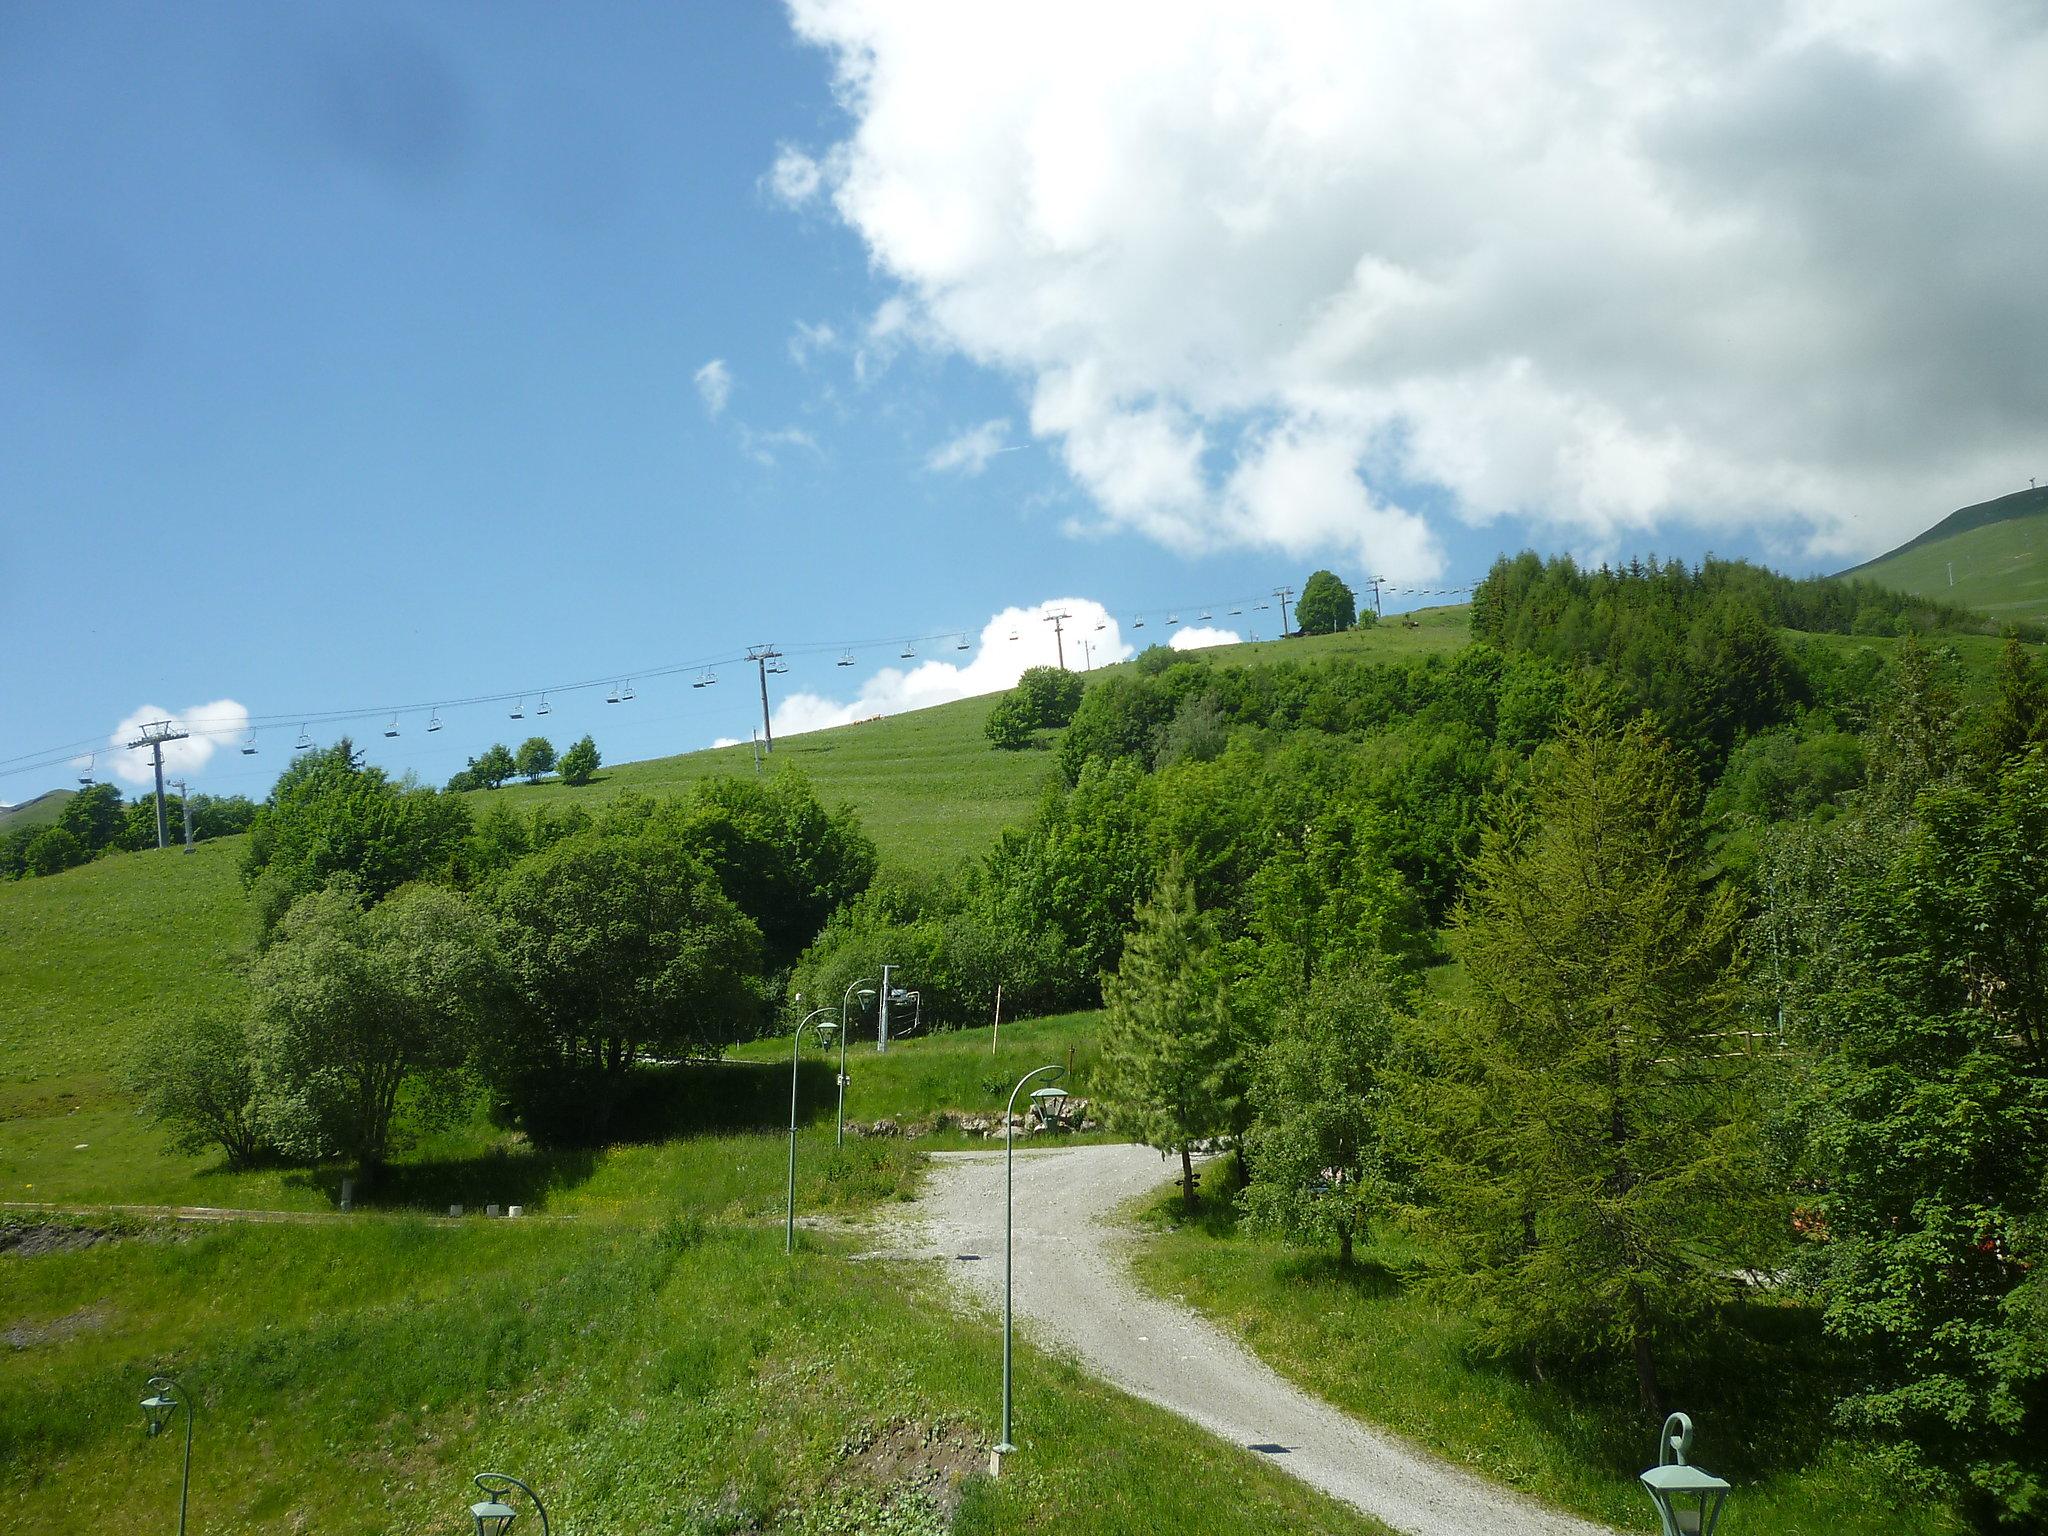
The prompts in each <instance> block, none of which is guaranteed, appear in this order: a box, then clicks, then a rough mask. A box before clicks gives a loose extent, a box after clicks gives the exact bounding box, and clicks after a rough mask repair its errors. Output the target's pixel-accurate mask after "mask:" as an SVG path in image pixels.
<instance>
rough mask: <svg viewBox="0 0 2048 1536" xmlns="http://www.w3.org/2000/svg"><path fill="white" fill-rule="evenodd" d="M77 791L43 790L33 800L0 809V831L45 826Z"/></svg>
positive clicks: (53, 819) (62, 810)
mask: <svg viewBox="0 0 2048 1536" xmlns="http://www.w3.org/2000/svg"><path fill="white" fill-rule="evenodd" d="M77 793H78V791H77V790H75V789H51V790H45V791H44V792H43V793H42V794H40V795H37V796H36V797H35V799H33V800H24V801H22V802H21V804H19V805H10V806H8V807H7V808H6V809H5V810H0V832H12V831H13V830H14V829H15V828H16V827H47V826H48V825H49V824H50V823H51V822H53V821H55V820H56V819H57V818H58V817H59V816H61V815H63V814H64V807H65V806H66V805H67V804H69V803H70V800H71V797H72V796H73V795H75V794H77Z"/></svg>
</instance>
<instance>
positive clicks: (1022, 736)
mask: <svg viewBox="0 0 2048 1536" xmlns="http://www.w3.org/2000/svg"><path fill="white" fill-rule="evenodd" d="M1036 723H1037V720H1036V716H1035V715H1034V714H1033V712H1032V708H1031V701H1030V700H1028V699H1026V698H1024V697H1023V696H1022V695H1021V694H1017V693H1006V694H1004V695H1003V696H1002V697H1001V698H1000V699H997V700H996V701H995V703H994V704H993V705H991V706H990V708H989V712H988V722H987V724H985V725H984V726H983V727H982V730H983V731H984V732H985V733H986V734H987V736H988V739H989V745H991V746H993V747H996V748H998V749H999V750H1001V751H1004V752H1017V751H1021V750H1022V749H1023V748H1025V747H1028V746H1030V745H1031V743H1032V740H1033V739H1034V738H1033V736H1032V728H1033V727H1034V725H1035V724H1036Z"/></svg>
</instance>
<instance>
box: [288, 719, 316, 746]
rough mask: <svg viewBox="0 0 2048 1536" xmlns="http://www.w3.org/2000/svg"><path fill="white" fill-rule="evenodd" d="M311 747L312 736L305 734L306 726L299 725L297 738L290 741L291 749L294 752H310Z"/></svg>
mask: <svg viewBox="0 0 2048 1536" xmlns="http://www.w3.org/2000/svg"><path fill="white" fill-rule="evenodd" d="M312 748H313V738H312V737H311V736H308V735H307V734H306V728H305V727H304V726H303V725H302V726H300V727H299V739H298V740H297V741H295V742H293V743H292V750H293V751H294V752H310V751H311V750H312Z"/></svg>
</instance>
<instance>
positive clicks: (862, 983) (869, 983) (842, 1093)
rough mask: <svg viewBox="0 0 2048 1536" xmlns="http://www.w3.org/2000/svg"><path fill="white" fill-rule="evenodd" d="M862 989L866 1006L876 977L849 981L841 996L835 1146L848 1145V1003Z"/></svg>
mask: <svg viewBox="0 0 2048 1536" xmlns="http://www.w3.org/2000/svg"><path fill="white" fill-rule="evenodd" d="M856 987H858V988H859V989H860V1000H861V1006H862V1007H866V1006H867V1002H868V999H869V998H871V997H873V996H874V995H875V979H874V978H873V977H872V976H863V977H861V979H860V980H859V981H855V982H849V983H848V984H847V988H846V991H845V992H844V993H842V994H841V995H840V998H839V1135H838V1138H837V1140H835V1141H834V1143H833V1145H834V1146H840V1147H843V1146H845V1145H846V1037H847V1034H848V1033H849V1031H848V1030H847V1027H846V1005H847V1004H848V1003H850V1002H851V1001H852V1000H853V992H854V988H856Z"/></svg>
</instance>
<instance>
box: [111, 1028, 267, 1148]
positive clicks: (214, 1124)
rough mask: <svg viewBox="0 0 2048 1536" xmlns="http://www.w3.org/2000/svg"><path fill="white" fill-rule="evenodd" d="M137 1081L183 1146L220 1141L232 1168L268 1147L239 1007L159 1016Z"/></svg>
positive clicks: (152, 1112)
mask: <svg viewBox="0 0 2048 1536" xmlns="http://www.w3.org/2000/svg"><path fill="white" fill-rule="evenodd" d="M136 1065H137V1071H136V1081H135V1087H136V1089H137V1091H138V1092H139V1093H140V1094H141V1095H142V1104H143V1108H144V1109H145V1110H146V1111H147V1112H148V1114H149V1116H150V1118H151V1119H153V1120H154V1121H156V1122H157V1124H159V1125H162V1126H164V1127H166V1128H167V1129H168V1130H169V1131H170V1139H171V1145H172V1146H174V1147H176V1148H177V1149H178V1150H179V1151H181V1152H203V1151H205V1150H206V1149H207V1148H209V1147H218V1148H219V1149H220V1150H221V1152H222V1153H223V1154H225V1156H226V1157H227V1163H228V1166H229V1167H230V1168H246V1167H249V1166H250V1165H251V1164H253V1163H256V1162H258V1161H260V1160H261V1159H262V1158H263V1156H264V1155H265V1154H266V1153H267V1152H269V1151H270V1142H269V1139H268V1138H267V1137H266V1136H265V1135H264V1133H263V1129H262V1123H261V1120H262V1117H261V1114H260V1112H259V1108H258V1105H257V1099H256V1065H255V1058H254V1057H253V1055H252V1054H251V1052H250V1048H249V1031H248V1026H247V1024H246V1022H245V1020H244V1016H243V1015H242V1013H240V1012H239V1011H237V1010H235V1009H231V1008H216V1009H211V1010H208V1011H205V1012H202V1013H196V1014H191V1015H188V1016H183V1017H179V1016H172V1017H168V1018H166V1019H164V1020H163V1021H162V1022H161V1023H160V1024H158V1025H157V1027H156V1028H155V1029H154V1030H152V1031H151V1032H150V1034H149V1035H148V1037H147V1038H146V1039H145V1040H144V1042H143V1045H142V1050H141V1052H140V1054H139V1056H138V1058H137V1063H136Z"/></svg>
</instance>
